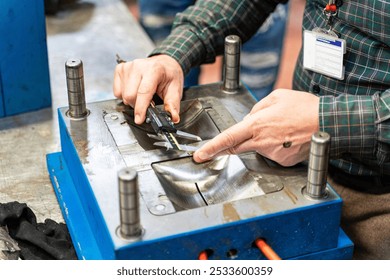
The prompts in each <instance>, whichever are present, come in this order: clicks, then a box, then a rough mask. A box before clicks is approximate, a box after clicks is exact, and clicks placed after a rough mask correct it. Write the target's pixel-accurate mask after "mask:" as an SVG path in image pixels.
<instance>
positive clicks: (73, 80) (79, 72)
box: [65, 58, 88, 119]
mask: <svg viewBox="0 0 390 280" xmlns="http://www.w3.org/2000/svg"><path fill="white" fill-rule="evenodd" d="M65 73H66V85H67V89H68V106H69V111H68V114H69V116H71V117H72V118H75V119H80V118H84V117H85V116H87V114H88V111H87V107H86V102H85V86H84V70H83V62H82V61H81V60H80V59H73V58H71V59H68V60H67V61H66V63H65Z"/></svg>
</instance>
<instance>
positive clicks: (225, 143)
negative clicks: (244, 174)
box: [194, 119, 252, 162]
mask: <svg viewBox="0 0 390 280" xmlns="http://www.w3.org/2000/svg"><path fill="white" fill-rule="evenodd" d="M250 125H251V122H250V121H249V119H248V120H244V121H242V122H239V123H237V124H235V125H234V126H232V127H230V128H228V129H227V130H225V131H223V132H222V133H221V134H219V135H217V136H216V137H215V138H213V139H212V140H210V141H209V142H207V143H206V144H205V145H204V146H202V147H201V148H200V149H199V150H197V151H196V152H195V153H194V160H195V161H196V162H204V161H207V160H210V159H212V158H214V157H215V156H216V155H217V154H219V153H222V152H224V151H226V150H230V153H235V151H234V149H232V148H234V147H235V146H237V145H239V144H241V143H242V142H244V141H246V140H248V139H251V138H252V134H251V130H250V129H249V128H250Z"/></svg>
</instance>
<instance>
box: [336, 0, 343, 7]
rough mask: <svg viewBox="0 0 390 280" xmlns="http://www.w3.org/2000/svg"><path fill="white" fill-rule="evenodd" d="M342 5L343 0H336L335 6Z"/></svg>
mask: <svg viewBox="0 0 390 280" xmlns="http://www.w3.org/2000/svg"><path fill="white" fill-rule="evenodd" d="M342 5H343V0H336V7H337V8H338V7H341V6H342Z"/></svg>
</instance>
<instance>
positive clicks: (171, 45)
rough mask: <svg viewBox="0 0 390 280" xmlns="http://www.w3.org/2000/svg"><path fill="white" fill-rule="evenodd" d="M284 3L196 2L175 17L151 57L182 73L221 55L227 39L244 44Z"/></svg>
mask: <svg viewBox="0 0 390 280" xmlns="http://www.w3.org/2000/svg"><path fill="white" fill-rule="evenodd" d="M286 2H287V0H225V1H220V0H198V1H196V4H195V5H194V6H191V7H190V8H188V9H187V10H186V11H184V12H183V13H180V14H178V15H177V16H176V19H175V22H174V24H173V29H172V33H171V34H170V36H168V38H167V39H166V40H164V42H163V43H162V44H161V45H160V46H159V47H158V48H156V49H155V50H154V51H153V52H152V54H151V55H156V54H167V55H169V56H171V57H173V58H175V59H176V60H177V61H178V62H179V64H180V65H181V67H182V69H183V71H184V73H185V74H186V73H188V71H189V70H190V68H191V67H194V66H197V65H200V64H201V63H210V62H213V61H214V60H215V56H216V55H219V54H222V52H223V46H224V40H225V37H226V36H228V35H233V34H234V35H238V36H240V38H241V40H242V41H243V42H245V41H246V40H248V39H249V38H250V37H251V36H252V35H253V34H254V33H255V32H256V31H257V30H258V28H259V27H260V26H261V24H262V23H263V22H264V21H265V20H266V19H267V17H268V15H269V14H270V13H271V12H272V11H273V10H274V9H275V7H276V5H277V4H278V3H286Z"/></svg>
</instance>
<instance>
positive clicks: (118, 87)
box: [113, 64, 123, 99]
mask: <svg viewBox="0 0 390 280" xmlns="http://www.w3.org/2000/svg"><path fill="white" fill-rule="evenodd" d="M122 71H123V65H121V64H119V65H117V66H116V67H115V72H114V84H113V93H114V96H115V97H116V98H118V99H122V74H121V73H122Z"/></svg>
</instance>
